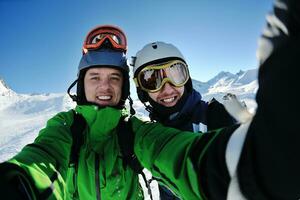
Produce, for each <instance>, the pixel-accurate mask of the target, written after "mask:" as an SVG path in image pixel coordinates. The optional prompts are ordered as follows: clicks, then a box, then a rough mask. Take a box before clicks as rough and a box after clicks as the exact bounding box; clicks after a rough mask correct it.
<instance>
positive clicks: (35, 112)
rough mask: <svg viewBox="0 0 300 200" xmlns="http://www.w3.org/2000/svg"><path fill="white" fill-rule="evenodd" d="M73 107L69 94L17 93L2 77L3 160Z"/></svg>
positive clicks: (0, 154)
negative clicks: (60, 114) (51, 120)
mask: <svg viewBox="0 0 300 200" xmlns="http://www.w3.org/2000/svg"><path fill="white" fill-rule="evenodd" d="M72 106H74V104H73V103H72V102H71V100H70V99H69V97H68V96H66V95H65V94H17V93H15V92H14V91H12V90H11V89H9V88H8V87H7V86H6V84H5V83H4V81H3V80H0V130H1V132H0V162H1V161H3V160H6V159H8V158H10V157H11V156H13V155H14V154H16V153H17V152H18V151H20V149H21V148H22V147H23V146H24V145H26V144H28V143H30V142H32V141H33V140H34V138H35V137H36V136H37V133H38V131H39V130H40V129H41V128H42V127H43V126H44V125H45V122H46V120H47V119H49V118H50V117H52V116H53V115H55V114H56V113H58V112H60V111H63V110H68V109H70V108H71V107H72Z"/></svg>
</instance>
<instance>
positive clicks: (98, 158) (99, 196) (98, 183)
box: [95, 153, 101, 200]
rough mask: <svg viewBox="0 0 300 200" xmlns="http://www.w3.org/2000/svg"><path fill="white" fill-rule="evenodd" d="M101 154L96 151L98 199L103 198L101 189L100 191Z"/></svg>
mask: <svg viewBox="0 0 300 200" xmlns="http://www.w3.org/2000/svg"><path fill="white" fill-rule="evenodd" d="M99 168H100V156H99V154H97V153H96V155H95V185H96V199H97V200H101V191H100V173H99Z"/></svg>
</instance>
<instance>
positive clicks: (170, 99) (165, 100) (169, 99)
mask: <svg viewBox="0 0 300 200" xmlns="http://www.w3.org/2000/svg"><path fill="white" fill-rule="evenodd" d="M174 99H175V97H172V98H167V99H163V100H162V101H163V102H165V103H170V102H172V101H174Z"/></svg>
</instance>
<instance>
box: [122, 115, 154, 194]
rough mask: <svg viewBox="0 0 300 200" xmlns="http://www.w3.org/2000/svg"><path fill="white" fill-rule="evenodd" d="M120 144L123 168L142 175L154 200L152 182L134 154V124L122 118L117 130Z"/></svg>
mask: <svg viewBox="0 0 300 200" xmlns="http://www.w3.org/2000/svg"><path fill="white" fill-rule="evenodd" d="M117 135H118V143H119V146H120V149H121V154H122V159H123V167H124V168H126V166H129V167H130V168H131V169H132V170H133V171H134V172H135V173H137V174H140V175H141V176H142V177H143V179H144V182H145V185H146V187H147V189H148V194H149V196H150V199H151V200H152V199H153V197H152V192H151V188H150V182H151V181H147V178H146V175H145V173H144V172H143V169H144V167H143V166H142V165H141V163H140V162H139V160H138V159H137V157H136V155H135V154H134V150H133V147H134V133H133V132H132V124H131V121H130V119H129V120H128V121H126V120H125V118H121V119H120V121H119V124H118V128H117Z"/></svg>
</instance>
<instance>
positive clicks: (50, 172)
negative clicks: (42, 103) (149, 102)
mask: <svg viewBox="0 0 300 200" xmlns="http://www.w3.org/2000/svg"><path fill="white" fill-rule="evenodd" d="M76 112H78V113H81V114H82V115H83V117H84V118H85V119H86V121H87V124H88V128H87V130H86V132H85V139H84V144H83V146H82V148H81V150H80V156H79V165H78V175H77V176H74V171H75V169H74V168H73V167H69V157H70V150H71V145H72V136H71V132H70V126H71V125H72V123H73V112H72V111H69V112H62V113H59V114H57V115H56V116H54V117H53V118H52V119H50V120H49V121H48V122H47V126H46V127H45V128H44V129H42V130H41V131H40V133H39V135H38V137H37V138H36V139H35V141H34V143H33V144H32V145H27V146H26V147H24V148H23V149H22V151H21V152H20V153H19V154H17V155H16V156H15V157H14V158H13V159H11V160H10V161H9V162H10V163H14V164H16V165H18V166H20V167H22V168H23V169H24V170H25V171H26V172H27V174H28V175H29V177H31V178H32V182H33V184H34V187H35V188H37V189H38V192H39V193H40V194H43V195H45V193H46V194H47V191H48V194H49V193H50V199H76V198H77V197H78V198H79V199H97V196H98V197H99V196H101V199H105V200H106V199H143V198H144V197H143V193H142V189H141V187H140V185H139V181H138V176H137V174H135V173H134V172H133V171H132V169H131V168H130V167H125V168H124V167H123V163H122V158H121V152H120V147H119V145H118V137H117V133H116V126H117V124H118V122H119V120H120V118H121V116H122V111H121V110H117V109H114V108H110V107H107V108H103V109H99V110H98V109H97V107H95V106H77V107H76ZM131 121H132V125H133V126H132V127H133V132H134V134H135V144H134V151H135V153H136V155H137V157H138V159H139V160H140V161H141V163H142V165H143V166H144V167H145V168H147V169H149V170H150V171H151V173H152V174H153V176H155V177H157V178H158V179H159V180H160V181H161V183H163V184H165V185H166V186H167V187H170V189H171V190H172V191H174V192H175V193H176V194H180V196H181V198H183V199H202V198H203V196H202V194H201V192H200V191H201V190H200V182H199V178H198V177H197V173H196V172H195V168H194V166H193V164H192V161H191V156H190V151H192V149H193V148H194V146H195V143H196V142H197V141H199V140H200V139H201V135H199V134H195V133H190V132H182V131H179V130H176V129H173V128H167V127H164V126H162V125H161V124H159V123H145V122H142V121H140V120H139V119H137V118H136V117H132V118H131ZM174 136H176V137H174ZM183 148H184V149H183ZM197 163H199V165H200V163H201V157H200V158H199V159H198V161H197ZM76 178H77V180H76ZM76 183H77V184H78V193H77V192H76ZM97 183H99V184H100V186H97ZM51 188H54V189H51ZM99 188H100V189H99ZM49 190H50V191H51V192H49Z"/></svg>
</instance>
